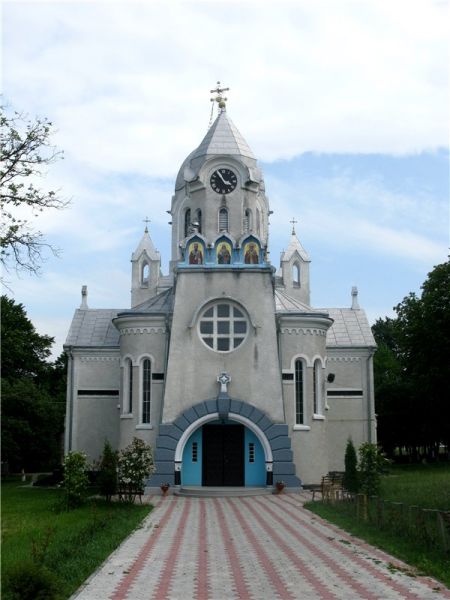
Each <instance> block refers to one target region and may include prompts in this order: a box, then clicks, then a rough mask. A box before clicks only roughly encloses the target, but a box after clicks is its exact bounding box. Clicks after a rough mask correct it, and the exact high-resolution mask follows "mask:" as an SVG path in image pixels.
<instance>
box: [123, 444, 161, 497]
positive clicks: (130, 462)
mask: <svg viewBox="0 0 450 600" xmlns="http://www.w3.org/2000/svg"><path fill="white" fill-rule="evenodd" d="M118 468H119V487H120V488H121V492H122V496H123V497H124V498H125V500H127V501H128V502H134V499H135V497H136V494H137V493H139V492H140V493H142V490H143V488H144V479H146V478H147V477H148V476H149V475H151V474H152V473H153V471H154V470H155V467H154V465H153V454H152V449H151V447H150V446H149V445H147V444H146V443H145V442H143V441H142V440H140V439H138V438H133V441H132V442H131V444H130V445H129V446H127V447H126V448H124V449H123V450H121V452H120V454H119V461H118Z"/></svg>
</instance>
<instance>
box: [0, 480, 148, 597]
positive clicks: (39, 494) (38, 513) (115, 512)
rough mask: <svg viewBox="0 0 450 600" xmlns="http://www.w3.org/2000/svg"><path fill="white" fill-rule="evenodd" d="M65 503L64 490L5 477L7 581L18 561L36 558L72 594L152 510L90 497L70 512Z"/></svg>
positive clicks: (65, 593) (4, 567) (4, 571)
mask: <svg viewBox="0 0 450 600" xmlns="http://www.w3.org/2000/svg"><path fill="white" fill-rule="evenodd" d="M62 503H63V492H62V490H59V489H53V488H35V487H28V486H26V487H25V486H23V485H20V482H18V481H17V480H14V481H6V482H2V580H3V581H5V579H4V577H5V576H6V575H7V573H8V571H9V570H11V569H12V568H13V567H14V565H17V564H20V563H24V562H26V561H28V560H30V559H32V560H34V561H36V562H38V563H39V564H43V565H45V566H46V567H48V569H50V571H51V572H52V573H53V574H54V575H55V576H56V578H57V579H58V581H59V584H60V586H61V597H62V598H68V597H69V596H70V595H71V594H72V593H73V592H74V591H75V590H76V589H77V588H78V587H79V586H80V585H81V583H83V581H84V580H85V579H86V578H87V577H88V576H89V575H90V574H91V573H92V572H93V571H94V570H95V569H96V568H97V567H98V566H99V565H100V564H101V563H102V562H103V560H104V559H105V558H106V557H107V556H108V555H109V554H110V553H111V552H112V551H113V550H114V549H115V548H117V546H118V545H119V544H120V542H121V541H122V540H123V539H124V538H125V537H126V536H127V535H128V534H129V533H131V532H132V531H133V530H134V529H135V528H136V527H137V526H138V525H139V524H140V522H141V521H142V519H143V518H144V517H145V516H146V515H147V514H148V513H149V512H150V510H151V507H150V506H148V505H143V506H141V505H128V504H122V503H107V502H105V501H103V500H89V501H88V502H87V503H86V504H85V505H83V506H82V507H79V508H77V509H74V510H71V511H68V512H67V511H64V510H61V506H62ZM80 550H82V551H80ZM5 592H7V590H5V589H3V593H5ZM6 597H7V596H5V598H6Z"/></svg>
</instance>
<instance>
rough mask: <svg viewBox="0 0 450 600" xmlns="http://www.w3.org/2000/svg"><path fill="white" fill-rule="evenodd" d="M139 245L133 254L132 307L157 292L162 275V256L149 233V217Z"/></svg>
mask: <svg viewBox="0 0 450 600" xmlns="http://www.w3.org/2000/svg"><path fill="white" fill-rule="evenodd" d="M144 222H145V231H144V235H143V236H142V239H141V241H140V242H139V245H138V247H137V248H136V250H135V251H134V252H133V254H132V255H131V265H132V267H131V308H134V307H135V306H137V305H139V304H142V302H145V301H146V300H148V299H149V298H151V297H152V296H154V295H155V294H156V291H157V287H158V283H159V279H160V276H161V256H160V254H159V252H158V251H157V250H156V249H155V246H154V245H153V242H152V239H151V237H150V235H149V233H148V223H150V221H149V219H147V218H146V219H145V220H144Z"/></svg>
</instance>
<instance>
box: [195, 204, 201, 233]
mask: <svg viewBox="0 0 450 600" xmlns="http://www.w3.org/2000/svg"><path fill="white" fill-rule="evenodd" d="M195 222H196V223H197V224H198V233H201V232H202V211H201V210H200V209H197V210H196V211H195Z"/></svg>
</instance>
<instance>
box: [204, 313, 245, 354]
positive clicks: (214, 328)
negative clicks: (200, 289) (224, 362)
mask: <svg viewBox="0 0 450 600" xmlns="http://www.w3.org/2000/svg"><path fill="white" fill-rule="evenodd" d="M247 331H248V321H247V317H246V316H245V314H244V312H243V310H242V309H241V308H238V306H236V305H235V304H234V303H232V302H218V303H217V304H214V305H213V306H210V307H209V308H208V309H207V310H205V311H204V312H203V313H202V314H201V316H200V319H199V323H198V332H199V335H200V338H201V340H202V341H203V342H204V344H206V345H207V346H208V348H211V349H212V350H215V351H216V352H231V351H232V350H234V349H235V348H237V347H238V346H240V345H241V344H242V342H243V341H244V340H245V338H246V336H247Z"/></svg>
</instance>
